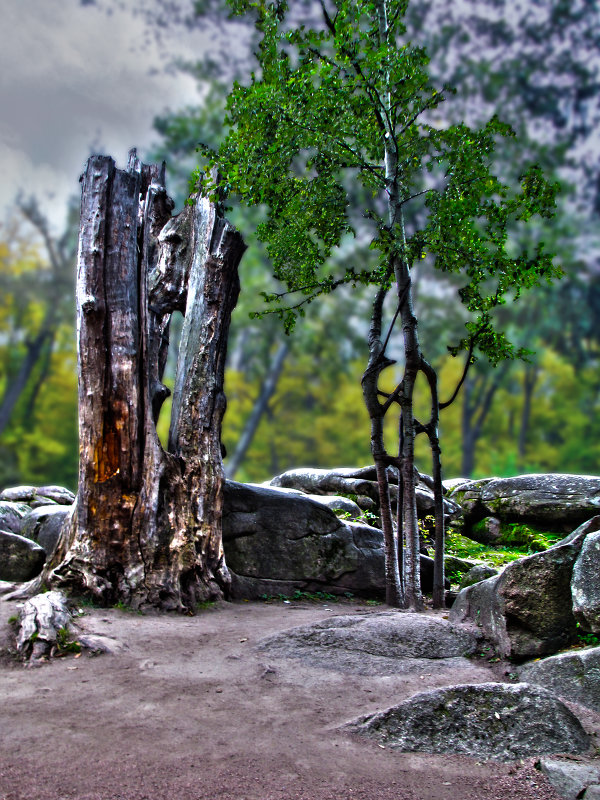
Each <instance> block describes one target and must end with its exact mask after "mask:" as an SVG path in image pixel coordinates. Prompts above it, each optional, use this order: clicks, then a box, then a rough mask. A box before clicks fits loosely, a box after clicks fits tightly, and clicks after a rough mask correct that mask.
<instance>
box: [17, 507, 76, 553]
mask: <svg viewBox="0 0 600 800" xmlns="http://www.w3.org/2000/svg"><path fill="white" fill-rule="evenodd" d="M71 512H72V506H65V505H56V504H54V505H46V506H38V507H37V508H33V509H31V510H30V511H29V513H28V514H27V515H26V516H25V517H24V518H23V520H22V524H21V531H20V532H21V535H22V536H25V537H27V538H28V539H32V540H33V541H34V542H37V544H39V545H40V547H43V549H44V551H45V553H46V556H47V557H49V556H51V555H52V553H53V552H54V548H55V547H56V543H57V542H58V538H59V536H60V531H61V528H62V525H63V522H64V521H65V519H66V518H67V517H68V516H69V515H70V514H71Z"/></svg>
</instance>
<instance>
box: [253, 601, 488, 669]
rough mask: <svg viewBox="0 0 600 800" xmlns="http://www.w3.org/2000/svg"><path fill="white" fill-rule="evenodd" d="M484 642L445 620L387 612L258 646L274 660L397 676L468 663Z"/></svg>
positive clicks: (339, 620) (334, 621)
mask: <svg viewBox="0 0 600 800" xmlns="http://www.w3.org/2000/svg"><path fill="white" fill-rule="evenodd" d="M480 642H481V638H480V636H479V634H478V632H477V631H476V630H473V629H471V628H468V627H466V626H462V625H461V626H455V625H452V624H451V623H449V622H448V621H447V620H445V619H441V618H439V617H428V616H424V615H423V614H413V613H408V612H398V611H384V612H381V613H379V614H368V615H366V616H361V615H357V616H339V617H332V618H331V619H327V620H322V621H320V622H317V623H314V624H313V625H303V626H300V627H297V628H292V629H291V630H287V631H284V632H282V633H278V634H275V635H273V636H269V637H267V638H265V639H262V641H261V642H259V644H258V645H257V646H258V649H259V650H263V651H265V652H267V653H269V655H272V656H276V657H277V656H279V657H285V658H301V659H303V660H304V661H306V662H308V663H310V664H311V665H313V666H318V667H325V668H327V669H335V670H339V671H342V672H353V673H355V674H362V675H393V674H397V673H398V672H400V671H405V670H406V669H411V668H412V669H414V670H421V669H423V666H424V664H426V663H428V662H430V661H431V660H432V659H457V661H458V660H460V661H461V662H462V661H463V658H464V656H469V655H472V654H473V653H475V651H476V650H477V647H478V645H479V643H480ZM407 660H409V661H410V662H411V663H410V664H408V665H407V663H406V661H407ZM457 666H459V665H458V664H457Z"/></svg>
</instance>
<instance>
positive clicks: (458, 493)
mask: <svg viewBox="0 0 600 800" xmlns="http://www.w3.org/2000/svg"><path fill="white" fill-rule="evenodd" d="M449 496H450V498H451V499H452V500H454V501H455V502H457V503H458V504H459V505H460V506H461V508H462V510H463V513H464V519H465V533H466V534H467V535H469V536H470V535H471V534H472V533H474V534H475V535H480V536H483V537H486V536H487V537H490V536H492V539H491V540H490V541H493V537H494V536H495V538H496V539H498V538H500V529H499V528H498V526H497V525H495V523H490V524H488V525H479V526H478V527H475V526H477V523H481V522H482V520H484V519H486V518H492V519H495V520H500V522H501V523H502V522H521V521H522V522H528V523H532V524H534V525H536V524H537V526H539V527H545V528H546V529H547V530H551V531H566V530H569V529H572V528H573V527H575V526H576V525H579V524H581V523H582V522H584V521H585V520H588V519H590V518H591V517H593V516H594V515H595V514H597V513H598V511H599V509H600V477H596V476H592V475H563V474H539V475H517V476H516V477H513V478H491V479H490V478H487V479H485V480H479V481H465V482H464V483H459V484H458V485H454V486H453V487H452V490H451V491H450V495H449ZM474 528H475V529H474ZM484 543H488V539H486V541H485V542H484Z"/></svg>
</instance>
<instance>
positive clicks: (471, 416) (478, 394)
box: [461, 362, 510, 478]
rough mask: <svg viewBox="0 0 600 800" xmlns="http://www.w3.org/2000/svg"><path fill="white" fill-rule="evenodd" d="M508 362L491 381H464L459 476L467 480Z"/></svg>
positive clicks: (497, 370) (497, 371)
mask: <svg viewBox="0 0 600 800" xmlns="http://www.w3.org/2000/svg"><path fill="white" fill-rule="evenodd" d="M509 366H510V363H509V362H506V363H504V364H503V365H502V366H501V367H499V368H497V369H496V371H495V373H494V377H493V379H492V380H489V379H488V377H487V376H480V377H479V381H478V379H477V378H472V377H471V375H469V376H468V377H467V378H466V379H465V381H464V395H463V406H462V416H461V431H462V467H461V474H462V476H463V477H464V478H469V477H471V475H472V474H473V470H474V469H475V448H476V446H477V442H478V441H479V439H480V437H481V434H482V431H483V426H484V423H485V421H486V419H487V416H488V414H489V412H490V409H491V407H492V402H493V400H494V397H495V395H496V392H497V391H498V389H499V388H500V385H501V383H502V380H503V378H504V376H505V375H506V373H507V372H508V368H509Z"/></svg>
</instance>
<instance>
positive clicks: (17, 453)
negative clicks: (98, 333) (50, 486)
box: [0, 199, 78, 487]
mask: <svg viewBox="0 0 600 800" xmlns="http://www.w3.org/2000/svg"><path fill="white" fill-rule="evenodd" d="M19 207H20V210H21V219H19V218H17V217H13V218H12V220H10V221H9V222H7V223H6V224H5V226H4V227H3V230H2V241H1V242H0V452H1V453H2V467H1V468H0V484H6V483H17V482H22V481H26V482H32V483H35V482H37V483H47V482H48V480H53V481H58V482H63V483H64V484H65V485H68V486H71V487H73V486H75V485H76V484H77V477H76V476H77V453H78V447H77V403H76V385H77V375H76V368H75V337H74V297H73V286H74V260H75V249H76V235H75V234H74V233H73V227H72V225H69V226H68V227H67V231H66V233H65V234H64V235H63V236H62V237H61V238H60V239H58V240H57V239H55V237H53V236H52V234H51V233H50V231H49V229H48V226H47V223H46V220H45V218H44V217H43V215H42V213H41V212H40V210H39V208H38V206H37V204H36V202H35V200H33V199H30V200H28V201H27V202H24V201H21V202H20V204H19ZM75 217H76V212H75V210H74V208H73V209H72V211H71V213H70V221H71V222H72V221H73V219H75ZM75 230H76V229H75ZM42 247H43V248H44V249H45V251H46V258H44V257H43V256H42Z"/></svg>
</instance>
